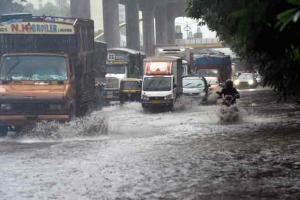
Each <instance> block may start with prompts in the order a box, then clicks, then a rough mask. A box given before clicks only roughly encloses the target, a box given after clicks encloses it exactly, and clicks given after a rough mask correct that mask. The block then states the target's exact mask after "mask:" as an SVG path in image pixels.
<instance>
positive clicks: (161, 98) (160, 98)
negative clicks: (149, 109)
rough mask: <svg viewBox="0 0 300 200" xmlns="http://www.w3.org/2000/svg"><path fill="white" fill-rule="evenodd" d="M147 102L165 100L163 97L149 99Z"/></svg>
mask: <svg viewBox="0 0 300 200" xmlns="http://www.w3.org/2000/svg"><path fill="white" fill-rule="evenodd" d="M149 100H150V101H153V100H165V97H149Z"/></svg>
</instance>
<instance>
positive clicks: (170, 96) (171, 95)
mask: <svg viewBox="0 0 300 200" xmlns="http://www.w3.org/2000/svg"><path fill="white" fill-rule="evenodd" d="M168 99H173V94H169V95H167V96H165V100H168Z"/></svg>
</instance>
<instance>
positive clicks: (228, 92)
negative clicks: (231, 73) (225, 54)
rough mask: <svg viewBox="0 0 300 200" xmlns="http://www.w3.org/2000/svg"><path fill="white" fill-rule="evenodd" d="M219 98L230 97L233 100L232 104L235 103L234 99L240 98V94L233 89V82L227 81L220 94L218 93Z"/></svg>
mask: <svg viewBox="0 0 300 200" xmlns="http://www.w3.org/2000/svg"><path fill="white" fill-rule="evenodd" d="M218 94H219V95H220V97H221V98H224V97H226V96H232V98H233V100H232V102H233V103H235V102H236V99H239V98H240V93H239V92H238V91H237V89H236V88H235V87H233V81H232V80H230V79H229V80H227V81H226V82H225V87H224V88H223V89H222V91H221V92H218Z"/></svg>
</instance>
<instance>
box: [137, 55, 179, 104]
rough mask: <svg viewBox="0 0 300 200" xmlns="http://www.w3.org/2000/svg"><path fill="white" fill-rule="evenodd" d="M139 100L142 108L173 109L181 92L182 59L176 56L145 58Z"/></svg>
mask: <svg viewBox="0 0 300 200" xmlns="http://www.w3.org/2000/svg"><path fill="white" fill-rule="evenodd" d="M144 74H145V75H144V77H143V85H142V95H141V102H142V107H143V108H151V107H155V106H163V107H167V108H169V109H173V106H174V104H175V102H176V99H177V98H178V97H179V96H180V95H181V94H182V60H181V59H180V58H177V57H154V58H148V59H145V70H144Z"/></svg>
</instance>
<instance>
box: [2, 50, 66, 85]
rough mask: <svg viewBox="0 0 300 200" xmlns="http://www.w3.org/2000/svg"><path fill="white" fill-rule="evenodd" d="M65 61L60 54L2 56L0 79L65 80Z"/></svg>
mask: <svg viewBox="0 0 300 200" xmlns="http://www.w3.org/2000/svg"><path fill="white" fill-rule="evenodd" d="M67 72H68V70H67V63H66V59H65V57H62V56H44V55H43V56H19V55H14V56H4V57H3V58H2V62H1V66H0V79H1V80H11V81H65V80H67V79H68V76H67Z"/></svg>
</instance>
